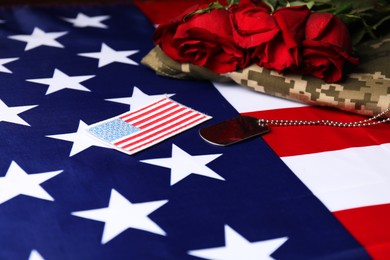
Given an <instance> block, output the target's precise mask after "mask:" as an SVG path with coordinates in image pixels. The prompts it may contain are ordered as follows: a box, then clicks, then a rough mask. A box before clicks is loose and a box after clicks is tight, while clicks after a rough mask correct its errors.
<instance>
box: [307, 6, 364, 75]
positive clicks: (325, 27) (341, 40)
mask: <svg viewBox="0 0 390 260" xmlns="http://www.w3.org/2000/svg"><path fill="white" fill-rule="evenodd" d="M351 52H352V44H351V39H350V36H349V33H348V29H347V27H346V26H345V24H344V23H343V22H342V21H341V20H340V19H339V18H337V17H336V16H334V15H332V14H330V13H312V14H311V15H310V17H309V19H308V20H307V23H306V29H305V39H304V40H303V42H302V57H303V61H302V65H303V69H302V70H303V71H302V72H301V73H304V74H309V75H313V76H315V77H317V78H321V79H324V80H325V81H326V82H336V81H338V80H340V79H341V78H342V72H343V67H344V64H345V61H349V62H351V63H353V64H357V63H358V62H359V61H358V59H357V58H354V57H352V56H351Z"/></svg>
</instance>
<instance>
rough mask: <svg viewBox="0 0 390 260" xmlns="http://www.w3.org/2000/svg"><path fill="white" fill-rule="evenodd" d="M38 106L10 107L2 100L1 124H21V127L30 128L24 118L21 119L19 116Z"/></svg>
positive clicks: (0, 105)
mask: <svg viewBox="0 0 390 260" xmlns="http://www.w3.org/2000/svg"><path fill="white" fill-rule="evenodd" d="M37 106H38V105H32V106H18V107H9V106H7V105H6V104H5V103H4V102H3V101H2V100H1V99H0V122H2V121H4V122H9V123H14V124H19V125H26V126H30V124H29V123H27V122H26V121H24V120H23V119H22V118H20V117H19V116H18V114H20V113H23V112H25V111H27V110H30V109H32V108H34V107H37Z"/></svg>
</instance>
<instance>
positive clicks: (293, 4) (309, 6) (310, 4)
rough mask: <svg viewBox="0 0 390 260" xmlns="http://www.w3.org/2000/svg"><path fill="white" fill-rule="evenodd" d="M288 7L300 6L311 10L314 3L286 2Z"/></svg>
mask: <svg viewBox="0 0 390 260" xmlns="http://www.w3.org/2000/svg"><path fill="white" fill-rule="evenodd" d="M287 5H288V6H301V5H306V6H307V8H309V9H311V8H312V7H313V6H314V5H315V2H314V1H309V2H303V1H293V2H288V3H287Z"/></svg>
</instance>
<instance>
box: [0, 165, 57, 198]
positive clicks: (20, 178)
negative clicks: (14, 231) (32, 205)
mask: <svg viewBox="0 0 390 260" xmlns="http://www.w3.org/2000/svg"><path fill="white" fill-rule="evenodd" d="M61 172H62V170H60V171H52V172H43V173H35V174H27V173H26V172H25V171H24V170H23V169H22V168H20V166H19V165H18V164H17V163H16V162H14V161H12V162H11V165H10V167H9V168H8V171H7V173H6V175H5V176H4V177H0V204H2V203H4V202H6V201H8V200H10V199H12V198H15V197H16V196H19V195H26V196H30V197H35V198H38V199H43V200H50V201H54V199H53V197H52V196H50V194H49V193H47V192H46V191H45V190H44V189H43V188H42V187H41V186H40V184H41V183H43V182H45V181H47V180H49V179H51V178H53V177H54V176H57V175H58V174H60V173H61Z"/></svg>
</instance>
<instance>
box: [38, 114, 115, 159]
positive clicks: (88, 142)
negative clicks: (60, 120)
mask: <svg viewBox="0 0 390 260" xmlns="http://www.w3.org/2000/svg"><path fill="white" fill-rule="evenodd" d="M87 127H88V125H87V124H86V123H84V121H82V120H80V122H79V126H78V128H77V131H76V132H74V133H67V134H58V135H47V136H46V137H49V138H54V139H58V140H63V141H68V142H73V145H72V149H71V150H70V154H69V157H72V156H73V155H76V154H78V153H80V152H82V151H84V150H85V149H87V148H89V147H91V146H99V147H103V148H110V149H112V148H111V147H109V146H108V145H105V144H104V143H103V142H101V141H99V140H98V139H96V138H93V137H92V136H91V135H90V134H88V132H87V131H86V129H87Z"/></svg>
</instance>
